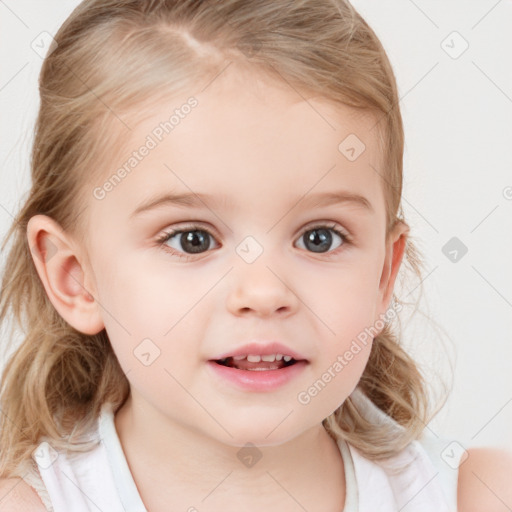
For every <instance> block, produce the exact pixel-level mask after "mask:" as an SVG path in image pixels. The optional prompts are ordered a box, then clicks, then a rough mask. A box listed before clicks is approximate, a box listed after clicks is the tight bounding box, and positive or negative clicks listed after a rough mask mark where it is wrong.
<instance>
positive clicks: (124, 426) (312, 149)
mask: <svg viewBox="0 0 512 512" xmlns="http://www.w3.org/2000/svg"><path fill="white" fill-rule="evenodd" d="M232 69H233V68H228V70H227V71H225V72H224V73H223V74H222V75H221V76H219V77H218V78H217V79H216V80H215V81H214V82H213V83H212V84H211V85H209V86H208V87H207V88H206V89H205V90H204V91H203V92H200V93H194V96H195V97H196V98H197V100H198V102H199V104H198V106H197V107H196V108H195V109H194V110H192V112H191V113H190V114H189V115H188V116H187V117H186V118H185V119H183V120H181V122H180V124H179V125H178V126H177V127H176V128H175V129H174V130H173V131H172V133H171V134H170V135H167V137H166V138H164V139H163V141H162V142H161V143H160V144H159V145H158V146H157V147H156V148H155V149H153V150H152V151H151V152H150V154H149V155H148V156H147V157H145V158H144V159H143V160H142V161H141V162H140V163H139V164H138V165H137V167H136V168H135V169H134V170H133V171H132V172H131V173H130V174H129V175H127V176H126V178H125V179H124V180H123V181H122V183H120V184H119V185H117V186H116V187H115V189H114V190H112V191H111V192H109V193H108V194H107V196H106V197H105V198H104V199H102V200H99V199H95V198H94V197H93V187H92V186H91V190H90V203H89V207H88V210H87V215H88V233H87V235H86V237H84V238H80V239H75V238H73V237H71V236H70V235H69V234H68V233H65V232H63V231H62V230H61V229H60V227H59V226H58V225H57V224H56V223H55V222H54V221H53V220H52V219H50V218H48V217H45V216H43V215H36V216H34V217H33V218H32V219H31V220H30V222H29V225H28V229H27V236H28V239H29V242H30V246H31V247H35V251H36V252H37V251H40V254H41V257H35V258H34V262H35V264H36V267H37V270H38V272H39V275H40V276H41V280H42V282H43V284H44V286H45V289H46V291H47V293H48V296H49V298H50V300H51V301H52V303H53V305H54V306H55V308H56V309H57V310H58V312H59V313H60V314H61V315H62V317H63V318H64V319H65V320H66V321H67V322H68V323H70V324H71V325H72V326H74V327H75V328H76V329H78V330H80V331H82V332H84V333H88V334H94V333H97V332H99V331H101V330H102V329H103V328H105V329H106V331H107V334H108V336H109V339H110V341H111V343H112V346H113V348H114V351H115V353H116V355H117V357H118V359H119V362H120V364H121V366H122V368H123V370H124V371H125V373H126V375H127V378H128V380H129V382H130V387H131V394H130V397H129V399H128V400H127V402H126V403H125V404H124V405H123V407H121V409H120V410H119V411H118V412H117V414H116V416H115V425H116V429H117V431H118V434H119V438H120V440H121V443H122V446H123V450H124V452H125V455H126V458H127V461H128V463H129V466H130V469H131V471H132V474H133V477H134V480H135V482H136V484H137V487H138V489H139V492H140V494H141V497H142V499H143V501H144V503H145V505H146V507H147V509H148V510H150V511H151V512H160V511H162V512H163V511H167V510H170V509H178V508H179V509H182V510H188V509H189V507H197V508H198V509H199V510H201V511H215V510H226V511H231V510H233V511H234V510H240V508H241V507H242V508H243V510H246V511H249V512H252V511H260V510H262V509H265V510H290V511H291V510H299V509H300V508H301V506H302V507H304V508H305V509H306V510H319V509H321V510H326V511H331V510H332V511H333V512H335V511H336V512H339V511H340V510H341V509H342V505H343V503H344V499H345V487H344V468H343V463H342V459H341V455H340V453H339V450H338V447H337V445H336V443H335V442H334V441H333V440H332V439H331V438H330V437H329V436H328V434H327V433H326V431H325V429H324V428H323V426H322V424H321V422H322V420H323V419H324V418H326V417H327V416H328V415H329V414H331V413H332V412H333V411H334V410H336V409H337V408H338V407H339V406H340V405H341V404H342V403H343V401H344V400H345V399H346V397H347V396H348V395H349V394H350V393H351V392H352V391H353V389H354V388H355V386H356V385H357V382H358V380H359V378H360V377H361V374H362V372H363V370H364V368H365V365H366V362H367V359H368V356H369V351H370V348H371V343H368V344H367V345H366V346H365V347H362V350H361V351H360V352H359V353H358V354H357V355H356V356H355V357H354V358H353V359H352V360H351V361H350V362H349V364H347V366H346V367H345V368H344V369H343V371H342V372H341V373H339V374H338V375H337V376H336V378H334V379H332V380H331V381H330V382H329V383H328V385H327V386H326V387H325V388H324V389H323V390H322V391H321V393H320V394H319V395H318V396H317V397H315V398H313V399H312V400H311V401H310V403H309V404H307V405H304V404H301V403H299V402H298V400H297V395H298V393H299V392H300V391H304V390H306V389H308V387H310V386H311V385H312V383H314V382H315V381H317V380H318V379H320V378H321V376H322V374H323V373H324V372H325V371H326V369H327V368H329V367H331V366H332V365H333V363H334V361H336V358H337V356H338V355H339V354H343V353H344V352H345V351H346V350H347V349H348V348H349V347H350V345H351V343H352V341H353V340H354V339H355V338H356V336H357V335H358V334H359V333H360V332H362V331H363V330H364V329H365V328H367V327H370V326H373V325H374V324H375V321H376V320H377V319H378V318H379V315H381V314H384V313H385V311H386V310H387V309H388V307H389V304H390V301H391V297H392V291H393V286H394V283H395V279H396V275H397V272H398V270H399V267H400V264H401V261H402V258H403V251H404V246H405V240H406V236H407V232H408V228H407V226H405V225H403V224H398V225H397V226H396V229H395V230H394V231H393V232H392V233H391V235H390V237H389V239H388V240H386V239H385V203H384V195H383V190H382V186H381V183H380V178H379V177H378V174H377V173H376V172H375V171H374V170H373V169H372V166H373V167H374V168H375V169H380V167H381V154H380V151H379V149H378V147H377V142H376V139H375V133H374V132H373V131H372V130H371V128H372V126H373V125H374V122H375V120H374V119H373V118H371V117H369V116H361V115H359V114H357V112H356V111H354V110H353V109H351V108H349V107H342V106H337V107H336V108H335V107H333V106H332V105H330V104H328V103H327V102H325V101H322V100H320V99H308V101H304V100H303V98H302V97H301V96H299V95H298V94H297V93H296V92H295V91H294V90H293V89H291V88H290V87H289V86H287V85H286V84H283V83H277V82H272V81H268V80H265V79H264V78H263V77H261V76H250V75H248V74H247V73H237V72H235V71H232ZM198 90H201V88H198ZM188 92H190V91H188ZM189 96H190V94H184V95H183V97H174V98H172V99H171V100H169V102H168V103H167V104H161V105H159V106H158V108H156V109H155V110H154V113H153V114H152V115H150V116H148V118H147V119H146V120H145V121H144V122H142V123H141V124H139V125H138V126H135V127H132V128H133V129H132V131H131V132H130V138H129V139H128V140H127V141H126V155H127V157H128V156H129V155H130V153H131V152H132V151H134V150H136V149H137V148H139V147H140V146H141V144H143V143H144V140H145V138H146V136H147V135H148V134H150V133H151V130H152V129H153V128H154V127H155V126H156V125H158V124H159V123H160V122H161V121H163V120H164V119H166V118H168V115H166V114H165V113H167V112H171V111H172V110H173V109H174V108H177V107H179V106H180V105H182V104H183V103H185V102H186V99H187V98H188V97H189ZM352 133H353V134H356V135H357V137H358V138H359V139H361V140H362V141H363V142H364V144H365V145H366V149H365V151H364V152H363V153H362V154H361V155H360V156H359V157H358V158H357V159H356V160H355V161H353V162H350V161H349V160H347V159H346V158H345V156H344V155H343V154H341V152H340V151H339V150H338V145H339V144H340V142H341V141H342V140H343V139H345V137H347V136H348V135H349V134H352ZM122 163H123V162H119V165H122ZM164 164H165V165H164ZM329 170H330V171H329ZM114 171H115V168H109V169H105V173H104V176H103V177H102V180H103V181H104V180H105V179H107V178H108V177H109V176H111V175H112V173H113V172H114ZM328 171H329V172H328ZM103 181H99V182H98V183H96V184H95V186H98V185H100V186H101V184H102V183H103ZM164 190H165V191H169V192H171V191H173V192H185V193H186V192H190V191H193V192H194V193H209V194H212V195H213V196H218V195H219V194H225V195H226V196H227V201H228V202H221V201H220V200H219V201H218V203H216V202H214V201H206V206H205V205H203V206H202V207H200V208H190V207H184V206H179V207H178V206H175V205H174V206H173V205H166V206H162V207H160V208H158V209H155V210H152V211H150V212H149V211H148V212H145V213H143V214H141V215H138V216H136V217H134V218H133V219H131V218H130V215H131V214H132V212H133V211H134V210H135V209H136V207H137V205H139V204H140V203H142V202H144V201H146V200H147V199H148V198H150V197H151V196H152V195H153V194H154V193H160V192H162V191H164ZM334 190H345V191H349V192H352V193H356V194H360V195H362V196H364V197H365V198H367V200H368V201H369V203H370V204H371V206H372V210H371V211H366V210H365V209H363V208H361V206H358V205H355V204H351V203H339V204H333V205H330V206H322V207H320V206H316V207H315V206H312V205H309V206H308V207H305V206H303V205H302V203H303V201H299V200H300V199H301V198H302V197H303V196H305V198H308V196H311V195H313V194H315V193H321V192H332V191H334ZM192 221H194V224H197V225H198V226H196V227H195V229H206V230H208V231H210V233H211V234H212V236H213V240H211V248H210V249H208V250H207V251H206V252H202V253H200V254H195V255H191V258H190V259H189V260H185V259H183V258H179V257H178V253H181V254H184V253H185V250H184V248H183V246H181V245H180V243H179V235H178V236H175V237H174V238H173V239H172V241H171V240H169V241H167V242H166V243H165V244H163V245H159V244H158V243H157V241H156V240H157V238H158V237H159V236H161V235H162V234H163V233H165V232H166V231H169V229H170V228H171V227H172V228H175V229H180V228H182V229H187V227H186V226H185V223H191V222H192ZM326 224H327V225H329V226H331V225H332V224H336V229H340V230H341V231H344V232H346V233H348V234H349V235H350V236H351V239H352V241H351V242H350V243H347V242H344V241H342V240H341V239H339V238H337V237H336V236H335V235H334V234H333V239H332V244H331V247H332V248H330V249H328V250H329V252H325V253H318V252H313V251H312V250H311V249H310V247H311V245H304V244H306V243H307V242H305V240H304V238H305V237H304V236H303V235H304V234H305V233H306V231H307V230H308V229H309V230H311V229H312V228H313V227H315V226H325V225H326ZM271 228H272V229H271ZM188 230H189V231H190V230H191V228H190V227H188ZM331 233H332V232H331ZM246 236H252V237H253V238H254V239H255V240H257V242H258V243H259V244H260V246H261V247H262V249H263V253H262V254H261V255H260V256H259V257H258V258H257V259H256V260H255V261H254V262H253V263H247V262H246V261H244V260H243V259H242V258H241V257H240V256H239V255H238V254H237V252H236V247H237V246H238V244H240V242H241V241H242V240H243V239H244V238H245V237H246ZM48 240H50V241H51V244H53V246H55V247H56V248H57V251H56V253H55V254H54V255H53V256H52V257H51V258H50V259H49V260H48V261H46V262H45V261H44V257H43V256H44V253H45V250H46V248H47V247H48V243H49V242H48ZM301 240H302V242H301ZM340 244H341V245H340ZM343 244H345V245H343ZM338 246H339V247H338ZM164 247H167V249H168V250H165V249H164ZM173 248H174V249H173ZM173 250H174V253H173V252H172V251H173ZM329 255H330V257H329ZM252 337H258V338H259V339H275V340H279V341H280V342H282V343H284V344H286V345H288V346H290V347H292V348H293V349H295V350H297V351H298V352H300V353H302V355H304V356H305V357H306V358H307V359H308V361H309V364H308V365H307V366H306V368H305V369H304V370H303V371H302V373H301V374H300V375H298V376H297V377H296V378H295V379H294V380H292V381H291V382H289V383H287V384H286V385H284V386H282V387H281V388H279V389H277V390H275V391H272V392H249V391H243V390H240V389H237V388H235V387H234V386H233V385H231V384H229V383H227V382H225V381H223V380H221V379H220V378H219V377H218V376H217V375H215V374H213V373H212V372H211V371H210V368H209V367H208V366H207V364H206V362H207V360H209V359H213V358H216V356H217V357H218V356H219V355H220V354H222V353H224V352H226V351H229V350H231V349H235V348H237V347H239V346H241V345H242V344H244V343H245V342H248V341H250V340H251V338H252ZM145 338H149V339H151V342H152V343H153V344H154V345H155V346H157V347H158V349H159V350H160V355H159V357H157V358H156V359H155V360H154V361H153V362H152V364H150V365H149V366H146V365H144V364H142V363H141V361H140V360H139V359H138V358H137V357H135V356H134V350H136V347H138V345H139V344H140V343H141V341H142V340H143V339H145ZM152 350H153V349H152ZM247 442H251V443H253V444H254V445H256V446H257V447H258V449H259V451H260V452H261V455H262V457H261V459H260V460H259V461H258V462H257V463H256V464H255V465H254V466H252V467H249V468H248V467H245V466H244V465H243V464H241V462H240V460H239V459H238V458H237V452H238V450H239V449H240V448H241V447H243V446H244V445H245V444H246V443H247ZM299 467H300V471H297V468H299ZM262 489H264V490H265V492H262ZM325 489H329V490H330V492H329V493H326V492H325ZM299 504H300V506H299Z"/></svg>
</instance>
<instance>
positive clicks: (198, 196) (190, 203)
mask: <svg viewBox="0 0 512 512" xmlns="http://www.w3.org/2000/svg"><path fill="white" fill-rule="evenodd" d="M219 199H220V201H221V203H222V204H224V205H226V204H229V202H228V200H227V197H226V196H225V195H221V196H218V197H217V196H213V195H211V194H202V193H189V192H187V193H180V194H178V193H176V194H172V193H164V194H161V195H157V196H153V197H151V198H149V199H148V200H147V201H145V202H143V203H142V204H140V205H139V206H138V207H137V208H136V210H134V211H133V212H132V213H131V214H130V217H135V216H136V215H139V214H140V213H143V212H146V211H149V210H153V209H155V208H161V207H163V206H184V207H189V208H193V207H196V208H209V207H208V206H206V205H207V204H209V205H212V206H214V207H215V206H217V207H218V206H220V204H221V203H219ZM299 204H300V205H301V206H302V208H307V207H310V208H311V207H315V206H330V205H333V204H352V205H354V206H357V207H359V208H361V210H363V211H365V212H367V213H374V211H375V210H374V208H373V206H372V205H371V203H370V201H369V200H368V199H367V198H366V197H364V196H362V195H359V194H355V193H353V192H348V191H345V190H338V191H334V192H321V193H317V194H306V196H303V198H300V199H298V200H297V201H296V202H295V206H297V205H299Z"/></svg>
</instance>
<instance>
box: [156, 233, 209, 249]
mask: <svg viewBox="0 0 512 512" xmlns="http://www.w3.org/2000/svg"><path fill="white" fill-rule="evenodd" d="M178 235H179V236H178ZM174 238H175V240H173V239H174ZM211 240H215V238H213V235H212V234H211V233H209V232H208V231H206V230H204V229H188V230H186V229H183V230H176V231H171V232H169V233H165V234H164V235H163V236H162V237H161V238H160V239H159V240H158V242H159V243H161V244H166V245H169V246H170V247H171V248H172V249H175V250H177V251H180V252H185V253H187V254H198V253H201V252H204V251H207V250H208V249H210V246H211V245H212V244H211V243H210V241H211ZM169 241H172V242H173V243H170V244H167V242H169ZM176 245H178V247H176ZM179 245H181V247H179Z"/></svg>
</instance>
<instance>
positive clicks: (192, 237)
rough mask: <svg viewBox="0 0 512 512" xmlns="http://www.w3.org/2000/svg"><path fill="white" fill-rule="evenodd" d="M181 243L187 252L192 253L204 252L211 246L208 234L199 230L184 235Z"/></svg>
mask: <svg viewBox="0 0 512 512" xmlns="http://www.w3.org/2000/svg"><path fill="white" fill-rule="evenodd" d="M180 242H181V246H182V247H183V248H184V249H185V251H187V252H191V253H198V252H202V251H203V250H207V249H208V247H209V246H210V239H209V237H208V233H206V232H205V231H199V230H196V231H187V232H186V233H182V235H181V240H180Z"/></svg>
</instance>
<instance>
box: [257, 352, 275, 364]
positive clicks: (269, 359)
mask: <svg viewBox="0 0 512 512" xmlns="http://www.w3.org/2000/svg"><path fill="white" fill-rule="evenodd" d="M261 360H262V361H267V362H268V363H273V362H274V361H275V360H276V355H275V354H270V355H268V356H262V357H261Z"/></svg>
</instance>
